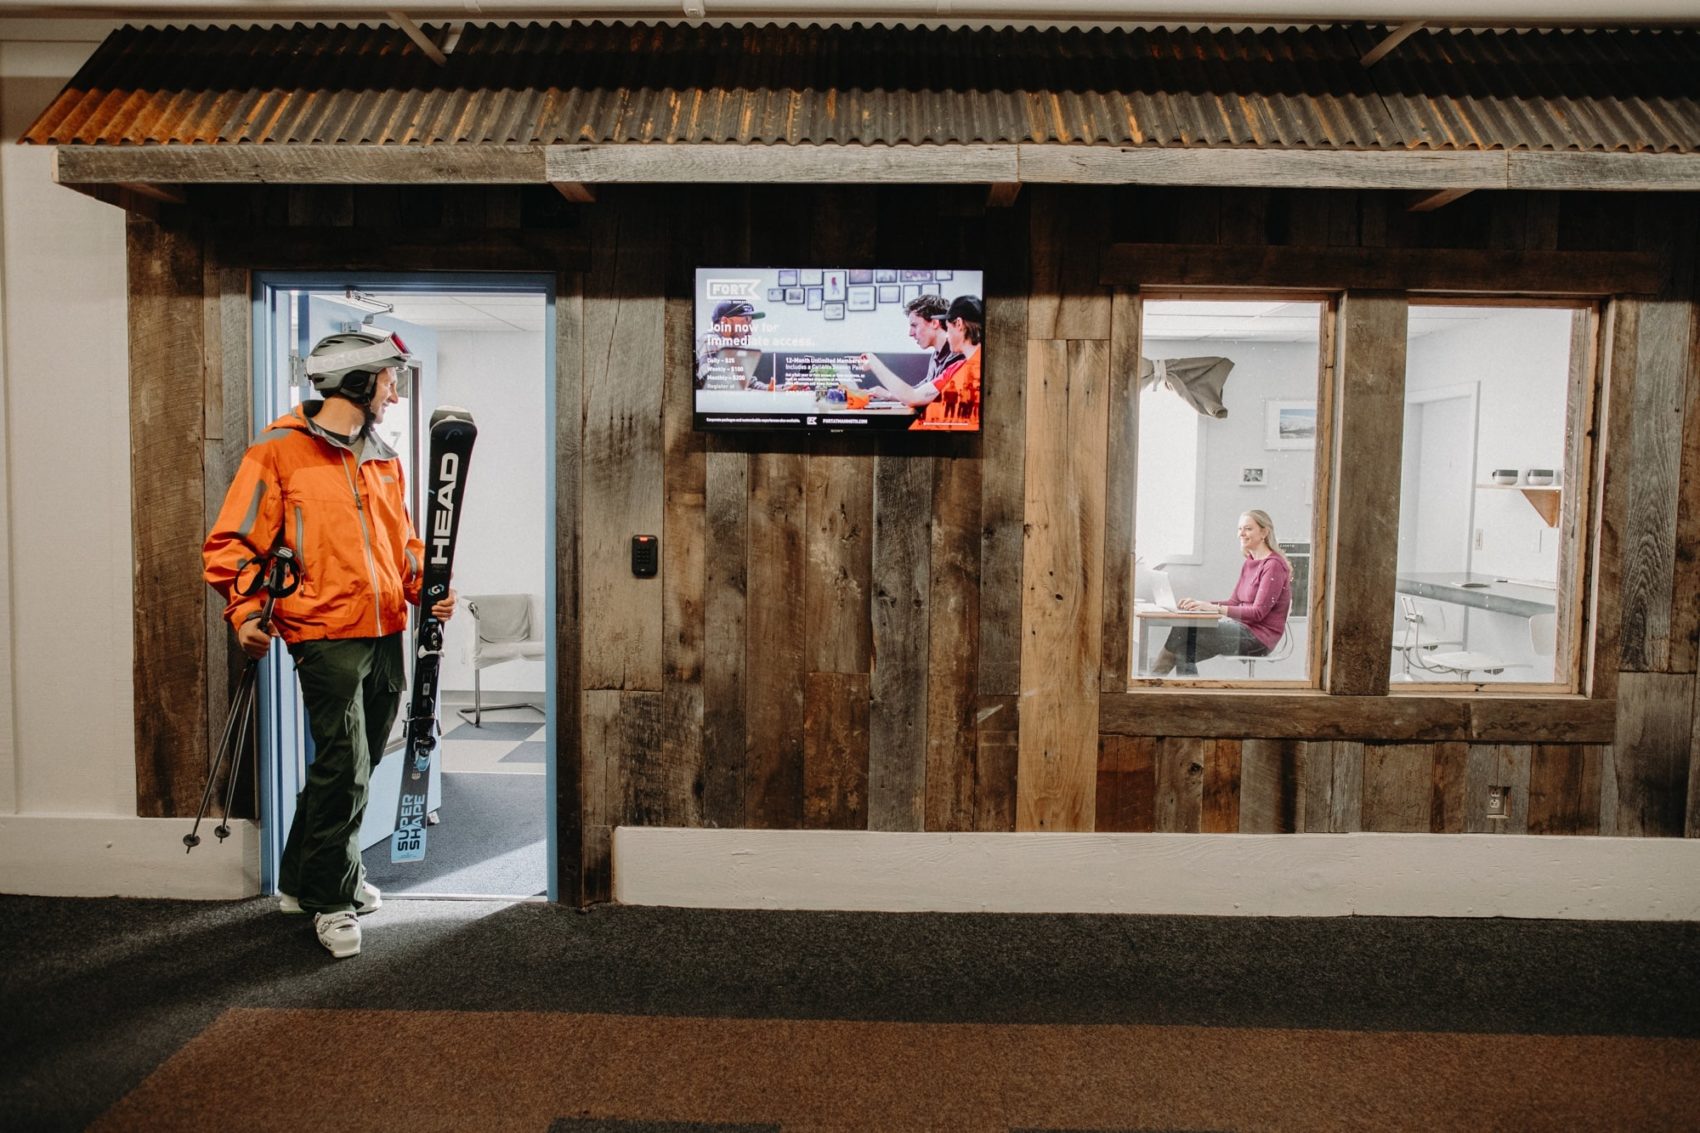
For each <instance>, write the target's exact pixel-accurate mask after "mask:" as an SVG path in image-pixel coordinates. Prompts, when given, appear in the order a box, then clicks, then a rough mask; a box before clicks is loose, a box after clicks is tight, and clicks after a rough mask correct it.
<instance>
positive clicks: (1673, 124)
mask: <svg viewBox="0 0 1700 1133" xmlns="http://www.w3.org/2000/svg"><path fill="white" fill-rule="evenodd" d="M1380 34H1382V32H1381V30H1380V29H1375V28H1370V27H1365V26H1363V25H1338V26H1331V27H1291V28H1280V29H1262V30H1250V29H1240V30H1228V29H1184V28H1174V29H1171V28H1149V29H1134V30H1125V31H1120V30H1117V31H1104V30H1054V29H1053V30H1037V29H1015V28H1002V29H966V28H962V29H946V28H920V27H917V28H904V27H864V26H860V25H858V26H855V27H848V28H845V27H820V26H808V27H804V26H798V25H788V26H779V25H766V26H732V25H706V24H627V23H577V24H549V25H541V24H485V25H472V26H469V27H467V28H466V30H465V32H464V34H463V35H462V37H461V39H460V41H459V43H458V45H456V47H455V48H454V51H453V53H452V54H451V55H450V56H449V61H448V64H447V65H446V66H442V67H439V66H437V65H435V64H433V63H431V62H430V61H429V60H428V59H426V58H425V57H424V56H423V55H422V54H421V53H420V51H419V50H418V48H417V47H416V46H414V45H413V44H412V43H411V42H410V41H409V40H408V39H407V38H406V36H405V35H403V34H402V32H401V31H399V30H397V29H395V28H392V27H389V26H376V27H348V26H326V25H315V26H306V25H300V24H298V25H295V26H293V27H266V28H124V29H120V30H119V31H116V32H114V33H113V34H112V36H111V37H110V38H109V39H108V40H107V41H106V43H105V44H103V45H102V46H101V47H100V49H99V50H98V51H97V52H96V53H95V55H94V56H93V57H92V58H91V59H90V60H89V61H88V63H87V64H86V65H85V66H84V67H83V69H82V70H81V71H80V72H79V73H78V75H77V76H76V78H75V79H73V80H72V81H71V83H70V85H69V86H67V87H66V88H65V90H64V92H62V93H61V94H60V96H59V97H58V99H56V100H55V101H54V103H53V104H52V106H50V107H49V108H48V109H47V111H46V112H44V113H43V114H42V116H41V118H40V119H39V120H38V121H37V122H36V124H35V125H34V126H33V127H32V128H31V129H30V130H29V131H28V132H27V133H26V134H25V135H24V140H25V141H30V142H38V143H57V144H84V145H99V144H107V145H147V144H156V143H168V144H169V143H177V144H183V143H214V142H217V143H279V142H317V143H339V142H340V143H437V144H467V143H480V142H486V143H535V144H557V143H611V142H612V143H618V142H685V143H689V142H718V143H739V142H741V143H758V144H774V143H790V144H834V143H838V144H851V143H854V144H865V145H902V144H923V143H939V144H944V143H997V142H1027V143H1075V144H1087V145H1115V146H1250V147H1262V148H1296V149H1415V148H1436V149H1499V148H1504V149H1518V148H1522V149H1559V150H1626V151H1630V152H1682V153H1689V152H1695V151H1696V150H1700V34H1696V33H1694V32H1692V31H1687V30H1657V31H1655V30H1638V31H1632V30H1574V31H1521V32H1514V31H1462V30H1428V31H1425V32H1422V33H1419V34H1417V35H1415V36H1413V37H1411V38H1410V39H1408V40H1406V41H1405V42H1404V44H1402V45H1401V46H1400V47H1399V48H1398V49H1396V50H1395V51H1394V52H1393V53H1392V54H1391V55H1390V56H1388V57H1387V58H1386V59H1384V60H1383V61H1382V62H1380V63H1378V64H1377V65H1376V66H1374V67H1373V68H1369V69H1365V68H1364V67H1362V66H1361V65H1360V64H1359V63H1358V59H1359V56H1360V55H1361V54H1362V53H1363V52H1364V51H1365V50H1367V49H1368V48H1369V47H1370V46H1372V45H1373V44H1374V43H1375V42H1376V41H1377V39H1378V37H1379V35H1380Z"/></svg>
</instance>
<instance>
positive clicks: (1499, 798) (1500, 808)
mask: <svg viewBox="0 0 1700 1133" xmlns="http://www.w3.org/2000/svg"><path fill="white" fill-rule="evenodd" d="M1510 813H1511V788H1509V787H1497V786H1490V787H1489V788H1488V806H1487V816H1488V817H1489V818H1505V817H1507V816H1509V815H1510Z"/></svg>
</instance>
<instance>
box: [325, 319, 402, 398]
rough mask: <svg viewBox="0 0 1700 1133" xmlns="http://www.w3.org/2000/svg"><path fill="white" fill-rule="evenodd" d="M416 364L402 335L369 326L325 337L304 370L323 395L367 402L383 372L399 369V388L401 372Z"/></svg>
mask: <svg viewBox="0 0 1700 1133" xmlns="http://www.w3.org/2000/svg"><path fill="white" fill-rule="evenodd" d="M412 362H413V356H412V355H411V354H409V353H408V352H407V345H406V344H405V343H404V342H402V340H401V338H400V336H399V335H397V334H395V333H394V332H393V331H387V330H379V329H378V328H377V327H369V326H368V327H361V328H359V329H358V330H351V331H343V332H341V333H338V334H329V335H326V336H325V337H324V338H321V339H320V340H319V343H318V345H317V346H315V347H313V351H312V353H310V354H309V355H307V359H306V363H305V366H304V369H305V371H306V375H307V380H308V381H310V382H312V383H313V388H314V389H316V390H318V391H319V393H320V394H322V395H324V396H326V397H329V396H330V395H331V394H340V395H341V396H343V397H346V398H349V399H350V400H353V401H365V400H366V399H367V398H369V397H371V396H372V393H373V391H374V390H376V389H377V387H378V372H379V371H381V370H383V369H385V368H387V367H390V366H394V367H396V368H397V370H398V373H397V375H396V379H397V383H398V386H399V384H400V382H401V379H402V374H401V372H400V371H402V370H404V369H405V368H406V367H407V366H409V365H410V364H411V363H412Z"/></svg>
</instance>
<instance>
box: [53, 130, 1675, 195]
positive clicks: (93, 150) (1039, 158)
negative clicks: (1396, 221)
mask: <svg viewBox="0 0 1700 1133" xmlns="http://www.w3.org/2000/svg"><path fill="white" fill-rule="evenodd" d="M55 152H56V159H55V160H56V164H57V169H56V171H55V175H54V176H55V180H57V181H58V182H59V183H61V184H65V185H83V184H96V183H106V184H114V183H122V182H150V183H158V182H169V183H173V184H179V183H180V184H197V183H221V182H243V181H259V182H268V183H276V184H399V183H415V184H443V185H447V184H469V183H481V184H516V183H521V184H541V183H543V182H546V181H576V182H580V183H583V184H610V183H634V182H698V183H701V182H721V183H733V184H751V183H761V182H793V183H809V182H814V183H829V184H830V183H845V184H848V183H868V184H875V183H884V184H953V185H961V184H986V185H1005V184H1061V185H1075V184H1079V185H1210V186H1217V187H1224V188H1226V187H1268V188H1295V189H1393V190H1399V189H1430V190H1439V189H1576V190H1625V191H1644V192H1686V191H1693V190H1696V189H1700V154H1691V153H1569V152H1565V153H1544V152H1542V153H1536V152H1524V151H1513V152H1504V151H1482V150H1321V149H1243V148H1235V149H1230V148H1221V149H1210V148H1200V147H1179V146H1167V147H1164V146H1144V147H1114V146H1081V145H1059V144H1050V143H1047V144H1016V145H1009V144H1005V145H960V146H931V145H929V146H860V145H733V144H714V145H698V144H662V143H642V144H640V143H611V144H606V145H570V146H567V145H562V146H541V145H529V144H511V145H495V144H488V143H483V142H479V143H438V144H419V145H344V144H339V143H306V144H295V143H291V144H289V145H281V144H260V145H195V146H187V145H163V146H90V145H65V146H57V147H55ZM1000 191H1002V190H1000Z"/></svg>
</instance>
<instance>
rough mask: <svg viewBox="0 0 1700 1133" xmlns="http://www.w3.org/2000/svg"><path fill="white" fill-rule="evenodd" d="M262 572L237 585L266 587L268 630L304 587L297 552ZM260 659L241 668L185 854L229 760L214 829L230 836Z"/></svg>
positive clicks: (274, 559) (247, 589) (280, 552)
mask: <svg viewBox="0 0 1700 1133" xmlns="http://www.w3.org/2000/svg"><path fill="white" fill-rule="evenodd" d="M259 563H260V570H259V571H258V572H257V573H256V574H255V576H254V581H253V582H252V583H250V584H248V585H247V586H242V585H240V584H238V586H237V592H238V593H240V594H244V595H248V594H253V593H255V592H256V591H257V590H260V589H261V588H264V590H265V592H266V597H265V601H264V603H263V604H262V605H261V607H260V628H261V629H267V630H269V629H270V628H271V620H272V605H273V604H274V603H275V602H276V601H277V600H278V599H279V598H286V597H288V596H289V595H291V594H293V593H295V590H296V587H298V586H300V585H301V568H300V565H299V564H298V563H297V562H296V561H295V552H294V551H292V550H290V549H289V548H288V547H282V546H280V547H278V548H276V549H275V550H274V551H273V552H272V553H271V555H270V556H269V557H267V558H263V559H261V560H259ZM259 668H260V658H258V657H250V658H248V663H247V664H246V665H244V666H243V667H242V676H241V677H240V678H238V680H237V682H236V692H235V693H234V694H233V695H232V696H231V698H230V714H229V715H228V716H226V717H225V721H224V732H223V734H222V735H221V736H220V738H219V743H218V751H217V752H216V753H215V754H214V757H213V761H212V766H210V767H209V768H208V769H207V785H206V787H205V788H204V789H203V790H202V791H201V805H200V806H199V807H197V808H196V809H195V825H194V826H193V827H192V828H191V829H190V830H189V833H187V834H185V835H183V845H184V846H186V847H187V849H185V850H184V851H183V852H184V853H188V852H189V850H193V849H194V848H195V847H196V846H199V845H200V844H201V834H200V830H201V819H203V818H205V817H206V814H207V805H208V804H209V803H210V802H212V796H213V790H214V788H215V785H216V784H217V782H218V772H219V768H221V767H223V766H224V763H225V760H226V757H228V758H229V762H230V783H229V787H228V792H227V793H226V795H225V799H224V815H223V818H222V819H221V820H220V822H219V824H218V825H217V826H216V827H214V828H213V833H214V834H216V835H217V836H218V840H219V841H220V842H223V841H224V840H225V839H226V838H228V837H229V836H230V807H231V805H232V804H233V803H234V802H235V801H236V764H237V759H236V757H237V752H238V751H239V750H242V749H244V748H246V747H248V746H249V745H248V744H247V743H246V742H245V741H246V740H247V739H248V736H249V729H250V727H251V725H252V724H253V720H254V701H255V697H256V693H255V686H256V684H257V682H258V679H259Z"/></svg>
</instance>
